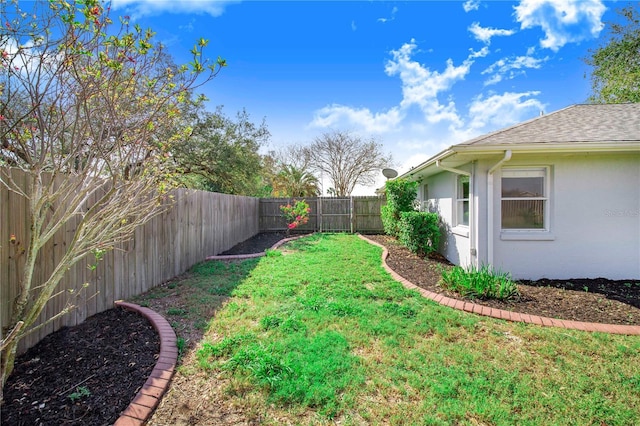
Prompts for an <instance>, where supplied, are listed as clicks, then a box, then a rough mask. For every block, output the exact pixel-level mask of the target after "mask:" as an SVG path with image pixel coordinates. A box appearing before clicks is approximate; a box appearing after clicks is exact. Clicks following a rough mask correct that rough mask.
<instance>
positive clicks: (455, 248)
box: [418, 172, 471, 266]
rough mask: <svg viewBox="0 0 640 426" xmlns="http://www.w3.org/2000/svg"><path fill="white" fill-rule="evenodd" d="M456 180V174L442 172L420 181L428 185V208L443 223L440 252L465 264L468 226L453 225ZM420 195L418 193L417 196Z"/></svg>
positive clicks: (468, 242)
mask: <svg viewBox="0 0 640 426" xmlns="http://www.w3.org/2000/svg"><path fill="white" fill-rule="evenodd" d="M456 180H457V175H455V174H453V173H450V172H442V173H439V174H436V175H434V176H430V177H428V178H425V179H423V180H422V182H421V183H422V185H424V184H425V183H426V184H427V185H428V186H429V210H430V211H433V212H437V213H438V214H439V215H440V217H441V219H442V222H443V224H444V229H445V232H444V233H443V235H442V237H441V241H440V250H439V251H440V253H441V254H442V255H444V256H445V257H446V258H447V259H448V260H449V261H450V262H452V263H455V264H457V265H462V266H467V265H468V264H469V262H470V261H471V259H470V254H469V251H470V240H469V233H468V228H467V229H465V228H466V227H455V226H454V212H455V208H456V207H455V202H456V200H455V194H456ZM422 185H421V188H422ZM421 196H422V193H419V194H418V197H419V198H420V197H421ZM465 231H467V232H465Z"/></svg>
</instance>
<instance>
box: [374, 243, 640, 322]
mask: <svg viewBox="0 0 640 426" xmlns="http://www.w3.org/2000/svg"><path fill="white" fill-rule="evenodd" d="M367 238H369V239H371V240H373V241H376V242H377V243H379V244H382V245H384V246H385V247H386V248H387V250H388V251H389V257H388V258H387V264H388V265H389V267H390V268H391V269H393V270H394V271H396V272H397V273H398V274H400V275H401V276H402V277H404V278H406V279H407V280H409V281H411V282H412V283H414V284H415V285H417V286H419V287H422V288H424V289H426V290H430V291H433V292H435V293H441V294H444V295H446V296H448V297H452V298H455V299H459V300H468V299H465V298H463V297H462V296H460V295H459V294H457V293H453V292H448V291H446V290H444V289H443V288H441V287H440V286H438V282H439V280H440V276H441V275H440V271H441V269H442V268H443V267H444V268H446V267H450V266H451V264H450V263H449V262H447V261H446V259H444V258H441V257H435V258H426V259H423V258H420V257H418V256H416V255H415V254H413V253H411V252H410V251H409V250H408V249H407V248H406V247H404V246H402V245H401V244H400V243H398V242H397V241H396V240H395V239H393V238H391V237H388V236H386V235H367ZM518 290H519V291H520V297H519V298H517V299H515V300H512V301H508V302H502V301H499V300H476V301H475V302H476V303H479V304H481V305H485V306H489V307H492V308H498V309H504V310H508V311H514V312H520V313H524V314H530V315H539V316H543V317H549V318H557V319H565V320H573V321H585V322H595V323H603V324H622V325H640V281H638V280H622V281H614V280H608V279H604V278H597V279H580V278H578V279H569V280H554V279H541V280H538V281H520V282H519V284H518Z"/></svg>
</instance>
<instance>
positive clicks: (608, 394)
mask: <svg viewBox="0 0 640 426" xmlns="http://www.w3.org/2000/svg"><path fill="white" fill-rule="evenodd" d="M380 255H381V250H380V249H379V248H377V247H375V246H372V245H369V244H367V243H366V242H364V241H362V240H360V239H358V238H357V237H356V236H352V235H332V234H315V235H313V236H310V237H306V238H304V239H302V240H297V241H295V242H292V243H289V244H288V245H287V246H286V251H285V252H284V254H283V253H282V252H280V251H275V252H271V253H270V255H269V256H266V257H263V258H261V259H260V260H259V261H252V262H254V263H252V264H251V265H250V271H249V270H246V271H245V272H246V273H241V274H234V273H233V272H232V271H231V270H230V269H229V268H230V267H229V264H225V263H224V262H208V263H206V264H202V265H199V266H197V267H196V268H195V271H197V272H198V277H199V278H198V279H195V280H193V282H191V281H188V280H187V281H185V282H183V283H182V284H181V285H180V287H182V288H183V290H184V291H187V289H189V290H188V292H189V294H192V293H193V294H195V293H196V292H195V291H194V290H193V288H196V287H198V286H200V287H202V288H203V289H210V285H211V284H210V285H209V286H206V285H203V284H202V283H204V282H208V283H214V282H216V283H218V282H219V283H224V282H227V283H228V284H226V285H221V286H219V289H218V291H220V292H222V293H225V292H226V293H225V295H226V296H229V297H230V299H229V300H228V301H227V302H226V304H225V305H224V306H223V307H222V308H221V309H220V310H219V311H217V313H216V314H215V316H214V317H213V318H212V319H211V320H210V321H209V329H208V332H207V333H206V334H205V337H204V339H203V341H202V342H201V344H200V346H199V349H198V351H197V353H196V356H192V357H185V360H184V362H185V364H184V365H183V366H182V367H181V368H180V370H179V372H178V374H179V375H183V376H194V377H197V378H198V380H205V381H210V382H211V381H215V383H216V385H215V386H206V387H201V388H198V389H197V392H198V393H199V395H191V398H196V399H197V400H198V401H205V400H206V401H216V402H217V403H218V404H220V403H221V401H223V402H224V403H225V404H226V405H228V406H233V407H241V409H242V411H243V412H244V413H245V415H246V416H247V418H253V419H254V420H259V421H260V422H261V423H262V424H273V425H275V424H286V423H289V424H333V422H336V421H337V422H340V423H341V424H345V425H356V424H358V425H359V424H398V425H400V424H402V425H406V424H416V425H418V424H419V425H449V424H461V425H479V424H484V425H512V424H519V425H540V424H554V425H577V424H580V425H600V424H607V425H627V424H633V423H634V422H636V421H637V419H638V418H640V373H639V372H638V369H637V365H640V338H638V337H631V336H614V335H606V334H600V333H585V332H579V331H574V330H565V329H557V328H546V327H538V326H534V325H527V324H519V323H508V322H504V321H499V320H494V319H490V318H485V317H479V316H475V315H473V314H469V313H465V312H460V311H456V310H453V309H449V308H446V307H443V306H440V305H437V304H435V303H433V302H431V301H429V300H426V299H424V298H422V297H421V296H420V295H419V294H418V293H416V292H414V291H409V290H407V289H405V288H404V287H403V286H402V285H400V284H399V283H397V282H396V281H394V280H392V279H391V278H390V276H389V275H388V274H387V273H386V272H385V271H384V270H383V269H382V268H381V267H380ZM243 263H244V262H241V263H238V264H237V265H242V264H243ZM236 268H240V269H242V268H243V267H242V266H237V267H236ZM245 268H248V266H247V267H245ZM232 269H233V268H232ZM234 277H235V278H234ZM207 291H208V290H207ZM205 292H206V291H205ZM190 297H191V296H190ZM194 297H195V296H194ZM195 299H197V297H195ZM207 320H208V318H207ZM203 378H204V379H203ZM188 381H190V382H194V381H195V380H188ZM205 388H206V391H205ZM184 392H186V390H180V391H176V392H174V394H176V395H179V394H181V393H184ZM165 399H167V397H165ZM163 404H164V405H167V404H171V400H170V399H168V400H166V401H164V402H163ZM200 404H202V403H200ZM210 410H213V408H211V409H210ZM202 411H207V410H206V407H205V408H202Z"/></svg>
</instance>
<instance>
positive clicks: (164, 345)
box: [114, 300, 178, 426]
mask: <svg viewBox="0 0 640 426" xmlns="http://www.w3.org/2000/svg"><path fill="white" fill-rule="evenodd" d="M115 305H116V306H119V307H121V308H124V309H128V310H130V311H135V312H137V313H139V314H140V315H142V316H143V317H145V318H147V319H148V320H149V322H150V323H151V325H153V328H155V329H156V331H157V332H158V335H159V336H160V356H159V357H158V361H156V366H155V367H154V369H153V371H152V372H151V375H149V378H148V379H147V381H146V382H145V383H144V385H143V386H142V389H140V391H138V394H137V395H136V396H135V398H133V401H131V403H130V404H129V406H128V407H127V408H126V409H125V410H124V411H123V412H122V414H121V415H120V418H119V419H118V420H117V421H116V422H115V423H114V426H141V425H143V424H144V423H145V422H146V421H147V419H149V417H151V414H152V413H153V410H155V408H156V407H157V406H158V403H159V402H160V399H161V398H162V396H163V395H164V393H165V392H166V390H167V389H168V388H169V383H170V381H171V377H172V376H173V373H174V371H175V368H176V363H177V360H178V348H177V346H176V333H175V332H174V331H173V328H171V326H170V325H169V323H168V322H167V320H166V319H164V318H163V317H162V315H160V314H158V313H157V312H155V311H153V310H151V309H149V308H143V307H141V306H138V305H136V304H134V303H128V302H124V301H122V300H118V301H116V302H115Z"/></svg>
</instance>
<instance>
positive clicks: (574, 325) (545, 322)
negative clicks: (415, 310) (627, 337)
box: [358, 235, 640, 335]
mask: <svg viewBox="0 0 640 426" xmlns="http://www.w3.org/2000/svg"><path fill="white" fill-rule="evenodd" d="M358 236H359V237H360V238H361V239H363V240H365V241H367V242H368V243H370V244H373V245H375V246H378V247H381V248H382V266H383V267H384V269H386V270H387V272H389V274H391V276H392V277H393V278H394V279H395V280H396V281H399V282H400V283H402V285H404V286H405V287H406V288H409V289H412V290H416V291H418V292H419V293H420V294H422V295H423V296H424V297H426V298H427V299H431V300H433V301H434V302H437V303H439V304H441V305H444V306H449V307H451V308H454V309H458V310H460V311H466V312H471V313H474V314H477V315H484V316H488V317H492V318H497V319H503V320H507V321H519V322H525V323H529V324H536V325H542V326H548V327H560V328H568V329H573V330H582V331H598V332H601V333H611V334H631V335H640V326H637V325H617V324H600V323H595V322H582V321H570V320H560V319H555V318H547V317H541V316H538V315H529V314H521V313H519V312H511V311H505V310H503V309H496V308H490V307H488V306H483V305H479V304H477V303H473V302H468V301H463V300H458V299H453V298H451V297H447V296H444V295H442V294H439V293H434V292H432V291H429V290H425V289H423V288H420V287H418V286H417V285H415V284H413V283H412V282H411V281H409V280H407V279H406V278H404V277H402V276H401V275H399V274H398V273H396V271H394V270H393V269H391V268H390V267H389V265H387V261H386V259H387V257H388V256H389V251H388V250H387V248H386V247H385V246H383V245H382V244H378V243H377V242H375V241H372V240H370V239H368V238H367V237H365V236H363V235H358Z"/></svg>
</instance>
